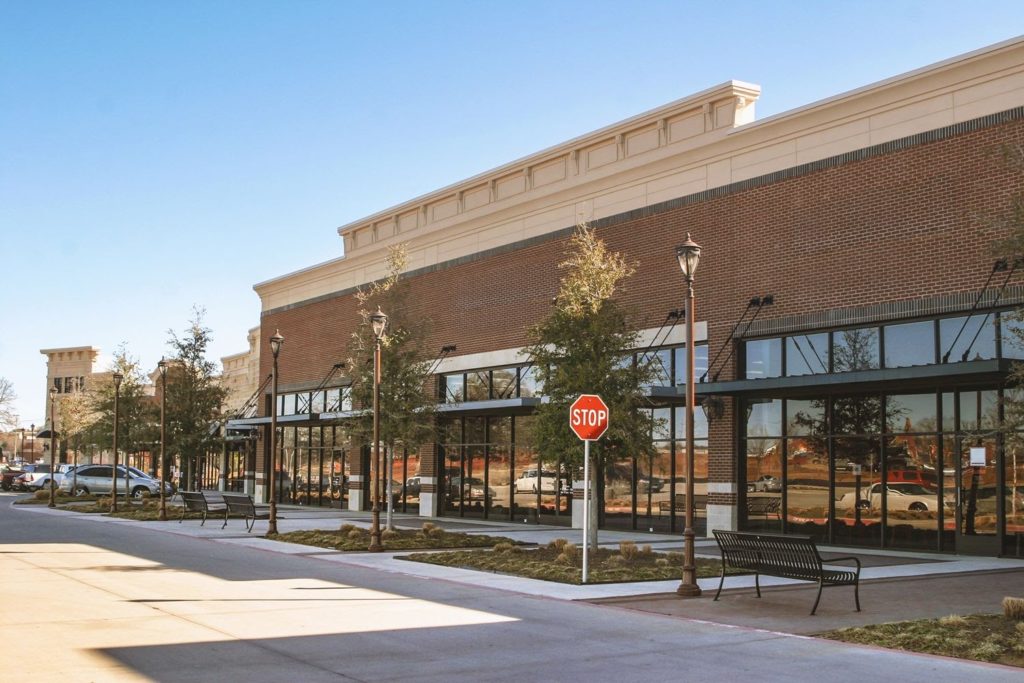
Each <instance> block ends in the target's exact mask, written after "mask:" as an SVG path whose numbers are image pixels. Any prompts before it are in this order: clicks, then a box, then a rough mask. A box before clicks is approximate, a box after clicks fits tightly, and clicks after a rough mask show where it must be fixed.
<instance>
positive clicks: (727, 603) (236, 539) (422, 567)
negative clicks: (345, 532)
mask: <svg viewBox="0 0 1024 683" xmlns="http://www.w3.org/2000/svg"><path fill="white" fill-rule="evenodd" d="M18 509H19V510H25V511H31V512H33V513H36V514H48V515H64V516H69V515H70V516H72V517H71V518H72V519H74V520H76V521H80V522H82V523H98V524H122V525H130V526H136V527H142V528H147V529H151V530H153V531H158V532H160V533H170V534H176V535H183V536H191V537H196V538H203V539H205V540H209V541H214V542H217V543H223V544H227V545H237V546H243V547H248V548H253V549H259V550H264V551H270V552H275V553H282V554H288V555H302V556H308V557H311V558H315V559H318V560H322V561H326V562H331V563H337V564H339V565H347V566H352V567H361V568H365V569H371V570H374V571H378V572H387V573H390V574H397V575H405V576H410V577H416V578H420V579H433V580H444V581H449V582H454V583H461V584H466V585H472V586H481V587H486V588H494V589H498V590H503V591H511V592H516V593H523V594H527V595H533V596H541V597H547V598H554V599H561V600H585V601H595V602H599V603H603V604H615V605H617V606H619V607H623V608H628V609H636V610H641V611H649V612H655V613H658V614H664V615H670V616H679V617H686V618H692V619H700V620H707V621H712V622H717V623H723V624H735V625H745V626H750V627H753V628H764V629H768V630H772V631H783V632H787V633H816V632H820V631H824V630H829V629H833V628H841V627H845V626H855V625H863V624H869V623H880V622H885V621H896V620H901V619H912V618H921V617H938V616H945V615H947V614H952V613H958V614H971V613H982V612H998V611H999V610H1000V606H999V603H1000V601H1001V600H1002V598H1003V597H1004V596H1005V595H1022V594H1024V561H1021V560H1014V559H1005V558H991V557H971V556H960V555H938V554H929V553H913V552H899V551H881V550H872V549H858V550H856V551H852V552H853V554H856V555H857V556H858V557H860V559H861V561H862V563H863V564H864V569H863V571H862V573H861V577H862V586H861V603H862V607H863V611H862V612H860V613H858V612H855V611H854V607H853V595H852V592H853V590H852V589H851V588H832V589H827V590H826V591H825V592H824V594H823V596H822V600H821V606H820V607H819V608H818V613H817V615H816V616H815V617H810V616H809V615H808V613H809V611H810V606H811V604H813V602H814V593H815V592H816V591H817V587H816V586H812V585H810V584H808V583H806V582H798V581H791V580H788V579H778V578H775V577H763V578H762V579H761V586H762V589H767V590H762V594H763V596H764V597H763V598H762V599H760V600H759V599H757V598H756V596H755V593H754V578H753V576H736V577H728V578H727V579H726V583H725V586H726V590H725V591H723V597H722V599H721V600H719V601H717V602H713V601H712V600H711V598H712V597H713V595H714V592H715V590H716V589H717V587H718V583H719V579H718V578H712V579H700V580H699V581H698V585H700V587H701V589H702V590H703V591H704V597H702V598H701V599H696V600H682V599H680V598H678V597H676V595H675V592H674V591H675V589H676V587H677V586H678V584H679V581H678V580H672V581H645V582H636V583H615V584H592V585H586V586H574V585H569V584H560V583H554V582H550V581H540V580H536V579H527V578H520V577H515V576H508V575H503V574H495V573H489V572H482V571H475V570H469V569H459V568H454V567H443V566H439V565H431V564H424V563H419V562H410V561H407V560H402V559H398V557H397V556H401V555H407V554H409V552H410V551H401V552H396V553H389V552H383V553H355V552H344V553H343V552H337V551H332V550H327V549H322V548H314V547H311V546H303V545H297V544H289V543H281V542H278V541H271V540H268V539H266V538H264V537H263V536H262V534H261V532H263V531H265V529H266V526H265V524H266V522H258V523H257V527H256V529H255V530H254V531H253V532H252V533H246V532H245V530H244V526H243V524H242V521H241V520H235V519H232V520H230V521H229V522H228V526H227V528H226V529H223V530H222V529H221V528H220V527H221V522H220V521H218V520H216V519H210V520H208V521H207V522H206V524H205V525H203V526H200V523H199V522H198V521H196V520H186V521H184V522H182V523H178V522H177V521H176V518H174V517H173V516H172V519H173V520H175V521H168V522H166V523H158V522H136V521H131V520H121V519H115V518H111V517H106V516H99V515H78V514H75V513H69V512H63V511H59V510H49V509H47V508H45V507H41V506H18ZM279 515H280V518H279V521H278V529H279V530H280V531H281V532H288V531H297V530H306V529H336V528H337V527H338V526H340V525H341V524H345V523H349V524H355V525H357V526H364V527H367V526H369V523H370V516H369V513H366V512H350V511H346V510H335V509H323V508H311V507H304V506H281V507H280V508H279ZM382 519H383V516H382ZM428 521H429V522H432V523H434V524H436V525H438V526H441V527H444V528H448V529H450V530H453V531H454V530H458V531H463V532H465V533H471V534H472V533H479V534H488V535H498V536H507V537H509V538H512V539H514V540H516V541H519V542H522V543H536V544H545V543H548V542H549V541H551V540H553V539H556V538H567V539H569V540H570V541H573V542H575V543H582V531H581V530H579V529H570V528H566V527H543V526H540V527H539V526H532V525H531V526H527V525H519V524H509V523H494V522H488V521H483V520H467V519H450V518H433V519H430V518H423V517H419V516H415V515H395V524H396V526H398V527H399V528H418V527H420V526H422V524H423V523H424V522H428ZM261 527H262V528H261ZM624 540H631V541H635V542H636V543H638V544H644V543H649V544H651V545H652V546H654V548H655V549H656V550H659V551H668V550H681V549H682V539H681V537H680V536H679V535H671V534H649V533H644V532H630V531H605V530H602V531H601V533H600V542H601V545H602V546H608V547H615V546H617V545H618V543H619V542H621V541H624ZM821 550H822V554H823V555H825V556H826V557H827V556H828V555H829V554H837V553H842V554H844V555H849V554H851V550H850V549H849V548H831V547H827V546H826V547H822V548H821ZM697 554H698V556H700V557H707V558H712V559H718V557H719V555H718V551H717V546H716V544H715V542H714V540H711V539H698V541H697Z"/></svg>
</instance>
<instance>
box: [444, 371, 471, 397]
mask: <svg viewBox="0 0 1024 683" xmlns="http://www.w3.org/2000/svg"><path fill="white" fill-rule="evenodd" d="M465 400H466V380H465V377H464V376H463V375H461V374H459V375H445V378H444V402H445V403H462V402H463V401H465Z"/></svg>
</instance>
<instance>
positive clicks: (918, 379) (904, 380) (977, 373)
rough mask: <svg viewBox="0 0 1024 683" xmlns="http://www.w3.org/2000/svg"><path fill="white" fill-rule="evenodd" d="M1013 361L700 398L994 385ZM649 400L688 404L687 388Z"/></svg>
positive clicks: (653, 390) (770, 384) (721, 391)
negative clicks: (975, 384)
mask: <svg viewBox="0 0 1024 683" xmlns="http://www.w3.org/2000/svg"><path fill="white" fill-rule="evenodd" d="M1012 363H1013V361H1011V360H1009V359H1003V360H972V361H966V362H963V363H946V364H944V365H920V366H915V367H910V368H886V369H882V370H857V371H854V372H838V373H832V374H827V375H824V374H823V375H802V376H800V377H769V378H766V379H741V380H732V381H727V382H707V383H702V384H698V385H697V397H698V398H700V397H703V396H767V395H771V396H778V395H783V394H784V395H791V396H799V395H801V394H803V395H810V394H820V393H823V392H831V391H837V390H839V391H850V392H856V391H869V390H877V391H892V390H894V389H895V390H897V391H915V390H919V389H933V388H935V387H936V385H943V386H950V385H962V384H969V383H974V382H977V383H992V382H999V381H1002V380H1004V379H1005V378H1006V375H1007V373H1008V372H1009V371H1010V367H1011V365H1012ZM648 397H649V398H650V399H651V400H652V401H653V402H656V403H663V404H666V405H676V404H678V405H682V404H683V403H685V401H686V385H680V386H674V387H650V390H649V393H648Z"/></svg>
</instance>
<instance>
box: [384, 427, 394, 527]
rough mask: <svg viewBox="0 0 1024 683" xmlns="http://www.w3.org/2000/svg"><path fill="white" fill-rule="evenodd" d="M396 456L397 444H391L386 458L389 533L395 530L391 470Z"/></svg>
mask: <svg viewBox="0 0 1024 683" xmlns="http://www.w3.org/2000/svg"><path fill="white" fill-rule="evenodd" d="M394 456H395V444H390V445H389V446H388V448H387V454H386V455H385V456H384V459H385V462H387V479H385V481H386V482H387V484H386V488H385V490H386V491H387V496H388V498H387V500H388V516H387V529H388V530H389V531H394V530H395V494H394V491H392V490H391V489H392V484H391V468H392V467H393V466H394V465H393V464H392V460H393V459H394Z"/></svg>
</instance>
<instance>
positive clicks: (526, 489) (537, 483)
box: [512, 467, 565, 493]
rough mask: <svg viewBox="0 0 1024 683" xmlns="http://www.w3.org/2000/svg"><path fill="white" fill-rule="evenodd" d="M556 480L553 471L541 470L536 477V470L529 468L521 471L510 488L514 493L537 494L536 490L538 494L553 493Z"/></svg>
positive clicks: (556, 477)
mask: <svg viewBox="0 0 1024 683" xmlns="http://www.w3.org/2000/svg"><path fill="white" fill-rule="evenodd" d="M564 479H565V478H564V477H563V480H564ZM557 480H558V475H557V474H556V473H555V472H554V471H553V470H543V471H542V472H541V473H540V476H539V477H538V476H537V468H536V467H531V468H529V469H525V470H523V472H522V474H520V475H519V478H518V479H516V480H515V482H514V483H513V485H512V487H513V491H514V492H515V493H537V492H538V490H539V492H540V493H554V492H555V482H556V481H557Z"/></svg>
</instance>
